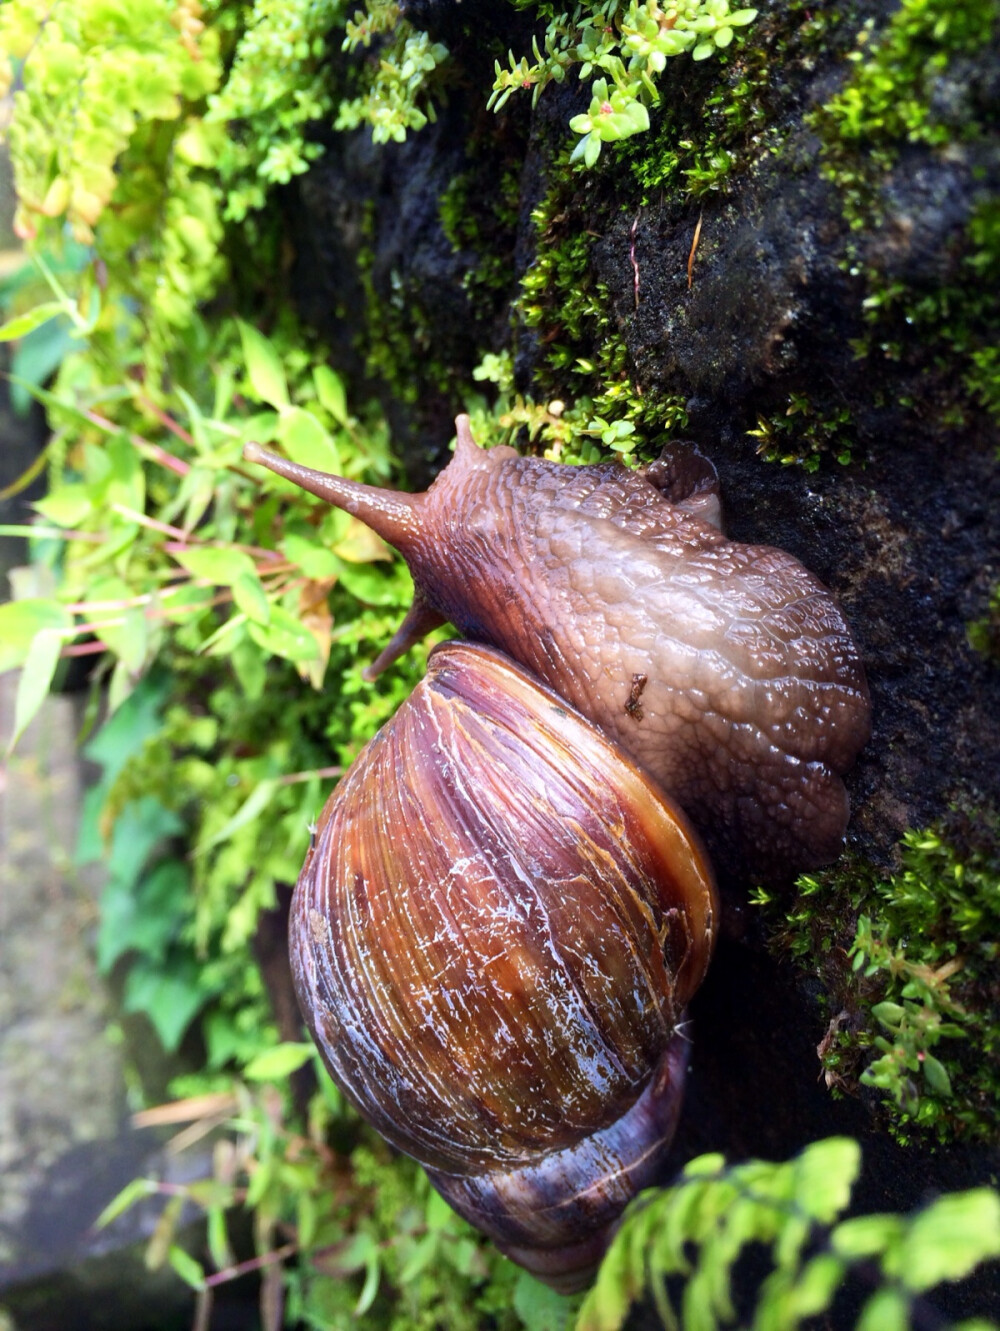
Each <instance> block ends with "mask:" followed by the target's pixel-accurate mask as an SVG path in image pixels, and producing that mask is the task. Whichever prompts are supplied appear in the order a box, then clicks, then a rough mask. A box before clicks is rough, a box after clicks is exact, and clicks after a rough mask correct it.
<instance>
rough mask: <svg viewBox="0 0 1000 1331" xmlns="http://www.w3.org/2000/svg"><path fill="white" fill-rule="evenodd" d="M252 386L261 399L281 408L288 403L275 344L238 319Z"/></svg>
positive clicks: (286, 387) (285, 383)
mask: <svg viewBox="0 0 1000 1331" xmlns="http://www.w3.org/2000/svg"><path fill="white" fill-rule="evenodd" d="M236 322H237V326H238V327H239V330H240V341H241V342H242V344H243V357H244V360H245V361H246V366H247V376H248V378H249V380H250V386H251V388H252V389H253V391H254V393H255V394H256V395H257V397H258V398H259V399H260V401H261V402H267V403H268V404H269V405H270V406H272V407H276V408H277V409H278V410H279V411H280V410H281V409H282V407H287V406H288V384H287V381H286V379H285V371H284V368H283V367H282V364H281V360H280V358H279V356H278V353H277V352H276V351H275V349H274V347H273V346H272V345H271V343H270V342H269V341H268V340H267V338H266V337H265V336H264V335H263V333H260V332H258V330H257V329H256V328H252V327H251V326H250V324H245V323H244V322H243V321H242V320H241V319H237V321H236Z"/></svg>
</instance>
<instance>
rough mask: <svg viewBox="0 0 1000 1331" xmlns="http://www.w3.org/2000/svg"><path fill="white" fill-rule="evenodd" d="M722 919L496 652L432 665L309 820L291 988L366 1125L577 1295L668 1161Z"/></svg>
mask: <svg viewBox="0 0 1000 1331" xmlns="http://www.w3.org/2000/svg"><path fill="white" fill-rule="evenodd" d="M716 913H717V907H716V900H715V888H714V885H713V879H712V873H711V869H710V867H709V864H708V861H707V859H706V857H705V855H704V852H703V850H702V848H701V846H700V844H699V841H698V839H697V837H696V835H695V834H694V833H693V831H692V830H691V828H690V826H689V825H688V823H687V820H686V818H685V817H684V815H683V814H682V813H681V812H680V811H679V810H678V809H677V808H676V807H675V806H674V805H673V803H672V802H671V801H670V800H669V799H668V798H667V797H666V796H665V795H664V794H663V792H662V791H661V790H660V789H659V788H658V787H657V785H656V784H655V783H654V782H653V781H652V780H651V779H650V778H649V777H648V776H647V775H646V774H645V773H644V772H642V771H641V769H639V768H638V767H637V766H636V764H635V763H634V762H633V761H632V760H631V759H630V758H628V757H627V756H626V755H625V754H624V753H623V752H622V751H621V750H620V749H619V748H618V746H616V745H615V744H614V743H613V742H611V741H610V740H608V739H607V738H606V737H605V736H604V735H603V734H601V732H600V731H598V730H597V729H596V728H595V727H594V726H592V725H590V724H589V723H588V722H587V721H586V720H585V719H584V718H583V717H581V716H580V715H578V714H577V713H576V712H575V711H573V710H572V709H571V708H570V707H568V706H567V705H566V703H565V702H564V701H563V700H562V699H561V698H560V697H559V696H558V695H557V694H555V693H554V692H552V691H551V690H550V689H548V688H546V687H545V686H542V685H539V684H538V683H537V682H536V681H535V680H533V679H532V678H531V677H530V676H529V675H528V674H527V673H526V672H525V671H523V670H522V669H520V668H519V667H518V666H516V665H515V664H514V663H513V662H511V661H510V660H508V659H507V658H505V657H504V656H502V655H501V654H500V653H498V652H496V651H493V650H491V649H489V648H485V647H481V646H477V645H474V644H469V643H448V644H445V645H444V646H443V647H439V648H437V649H436V650H435V651H434V652H433V653H432V654H431V657H430V661H429V665H428V671H427V674H426V676H425V678H424V679H423V680H422V681H421V683H420V684H419V685H418V686H417V688H416V689H415V690H414V692H413V693H412V695H411V696H410V698H409V699H408V700H407V701H406V702H405V703H403V705H402V706H401V707H400V708H399V710H398V711H397V712H396V714H395V716H394V717H393V718H392V719H391V720H390V721H389V722H388V723H387V724H386V725H385V726H384V727H383V729H382V730H381V731H380V732H379V733H378V734H377V735H376V736H375V738H374V739H373V740H372V741H371V743H370V744H369V745H368V746H367V747H366V748H365V749H364V750H363V752H362V753H361V754H360V755H359V757H358V759H357V760H356V762H355V763H354V764H353V766H352V767H351V769H350V771H349V772H348V773H347V775H346V776H345V777H344V778H343V780H342V781H341V783H340V785H339V786H338V787H337V789H336V790H335V791H334V793H333V795H332V796H331V798H330V800H329V801H328V803H327V805H326V807H325V808H324V810H323V813H322V815H321V818H320V821H319V828H318V833H317V837H316V840H315V844H314V846H313V848H312V849H311V850H310V852H309V855H308V857H307V859H306V863H305V865H304V867H303V870H302V873H301V876H300V878H299V881H298V885H297V887H296V891H295V898H294V902H293V906H292V915H291V921H290V947H291V957H292V970H293V975H294V979H295V985H296V990H297V993H298V997H299V1003H300V1006H301V1008H302V1011H303V1013H304V1014H305V1017H306V1020H307V1022H308V1024H309V1026H310V1029H311V1030H312V1033H313V1036H314V1038H315V1040H316V1043H317V1045H318V1046H319V1048H320V1051H321V1053H322V1055H323V1059H324V1061H325V1063H326V1065H327V1067H328V1068H329V1070H330V1073H331V1075H332V1076H333V1078H334V1080H335V1081H336V1082H337V1083H338V1085H339V1086H340V1087H341V1088H342V1089H343V1091H344V1093H345V1094H346V1095H347V1097H348V1098H349V1099H350V1100H351V1101H352V1102H353V1103H354V1104H355V1106H356V1107H357V1108H358V1109H359V1110H360V1112H361V1113H362V1114H363V1115H364V1117H365V1118H366V1119H367V1120H368V1121H369V1122H370V1123H372V1124H373V1125H374V1126H375V1127H376V1128H377V1129H378V1130H379V1131H380V1132H381V1133H382V1134H383V1135H384V1136H385V1137H386V1138H387V1139H388V1140H389V1141H390V1142H392V1143H393V1144H394V1145H395V1146H397V1147H398V1148H399V1149H400V1150H402V1151H405V1152H407V1153H408V1154H409V1155H412V1156H414V1157H415V1158H416V1159H417V1160H419V1161H420V1162H421V1163H422V1164H424V1165H425V1166H427V1167H428V1172H429V1174H430V1177H431V1180H432V1182H433V1183H434V1185H435V1186H436V1187H437V1188H438V1189H439V1190H440V1191H441V1192H442V1193H443V1194H444V1195H445V1197H446V1198H447V1199H448V1200H449V1201H450V1202H451V1203H452V1205H453V1206H455V1208H456V1209H457V1210H458V1211H459V1212H461V1213H462V1214H464V1215H465V1216H467V1217H468V1218H469V1219H470V1220H471V1221H472V1222H473V1223H474V1224H477V1225H478V1226H479V1227H480V1228H482V1229H484V1230H485V1231H486V1232H487V1233H489V1234H490V1235H491V1236H492V1237H494V1238H495V1239H496V1241H497V1242H498V1243H499V1245H500V1246H501V1248H503V1249H504V1250H505V1251H507V1252H509V1253H510V1255H511V1256H513V1257H514V1258H515V1259H516V1260H518V1261H520V1262H521V1263H522V1264H524V1265H527V1266H528V1267H529V1268H530V1269H532V1270H534V1271H535V1272H536V1273H537V1274H539V1275H540V1276H541V1277H542V1278H543V1279H546V1280H548V1281H549V1282H550V1283H553V1284H555V1285H556V1286H557V1287H560V1288H563V1289H566V1288H576V1287H578V1286H579V1285H580V1283H581V1282H582V1281H584V1280H585V1279H586V1278H587V1275H588V1274H589V1269H590V1267H591V1266H592V1265H593V1263H594V1262H595V1261H596V1260H597V1258H598V1257H599V1255H600V1252H601V1249H602V1247H603V1246H604V1243H605V1242H606V1239H607V1234H608V1229H609V1227H610V1226H611V1225H613V1223H614V1222H615V1220H616V1219H617V1217H618V1215H619V1214H620V1212H621V1209H622V1208H623V1206H624V1205H625V1203H626V1202H627V1201H628V1200H629V1198H630V1197H631V1196H632V1195H633V1194H634V1193H635V1191H636V1190H638V1188H640V1187H642V1186H645V1184H646V1183H647V1182H649V1181H650V1180H651V1178H652V1177H653V1175H654V1174H655V1171H656V1167H657V1165H658V1164H659V1163H660V1161H661V1159H662V1157H663V1154H664V1152H665V1151H666V1148H667V1146H668V1144H669V1140H670V1136H671V1135H672V1132H673V1128H674V1125H675V1121H676V1116H677V1110H678V1104H679V1096H680V1089H681V1082H682V1078H683V1065H684V1053H683V1048H682V1043H681V1041H680V1040H679V1037H677V1036H676V1034H675V1032H676V1028H677V1025H678V1022H679V1020H680V1016H681V1012H682V1010H683V1009H684V1006H685V1004H686V1003H687V1001H688V999H689V998H690V996H691V995H692V994H693V993H694V991H695V989H696V988H697V986H698V984H699V983H700V981H701V978H702V976H703V975H704V972H705V969H706V967H707V965H708V961H709V957H710V954H711V951H712V944H713V939H714V933H715V920H716Z"/></svg>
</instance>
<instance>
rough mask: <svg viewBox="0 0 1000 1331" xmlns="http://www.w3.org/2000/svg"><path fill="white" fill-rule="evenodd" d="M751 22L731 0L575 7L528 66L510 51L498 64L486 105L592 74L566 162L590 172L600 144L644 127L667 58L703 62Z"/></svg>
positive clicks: (553, 26) (553, 25) (644, 0)
mask: <svg viewBox="0 0 1000 1331" xmlns="http://www.w3.org/2000/svg"><path fill="white" fill-rule="evenodd" d="M521 7H522V8H523V7H525V5H523V4H522V6H521ZM537 8H539V9H540V10H542V11H543V12H544V11H546V10H548V9H549V8H550V7H549V6H546V5H539V6H537ZM756 17H757V10H756V9H736V10H731V9H730V8H729V0H676V2H675V3H669V4H667V5H666V6H665V7H661V6H660V4H659V3H658V0H630V3H629V4H628V5H625V4H624V3H622V0H605V2H604V3H603V4H601V5H599V6H597V7H596V8H595V7H593V6H588V5H579V4H578V5H576V6H575V7H574V8H573V9H572V11H570V13H568V14H566V13H563V14H560V15H559V16H558V17H555V16H553V17H552V19H551V21H550V22H549V24H548V27H547V28H546V31H545V34H544V37H543V39H542V44H541V46H539V43H538V41H537V39H536V40H535V41H534V43H533V46H532V55H533V57H534V62H533V63H532V62H530V61H529V60H528V59H527V57H526V56H522V57H521V58H520V59H518V58H517V57H515V55H514V53H513V51H510V52H508V66H507V67H506V68H505V67H504V66H502V65H501V64H500V62H499V60H498V61H497V63H496V81H495V82H494V84H493V92H492V95H491V97H490V102H489V104H490V105H491V106H492V107H493V108H494V110H497V111H499V110H500V109H501V108H502V107H503V106H504V104H505V103H506V101H507V100H508V98H509V97H510V96H511V95H512V94H513V93H514V92H516V91H519V90H525V89H528V88H531V89H532V99H533V101H537V100H538V97H539V94H540V93H541V92H542V91H543V89H544V88H546V87H547V86H548V85H549V84H550V83H562V82H563V81H564V80H565V78H566V76H567V73H568V72H569V70H571V69H573V68H575V67H577V66H578V67H579V68H578V69H577V73H578V76H579V78H580V80H581V81H585V80H586V79H588V78H590V77H591V75H592V74H595V73H596V74H597V75H598V77H597V78H596V79H595V80H594V83H593V86H592V89H591V93H592V95H591V102H590V107H589V109H588V110H587V111H586V112H585V113H583V114H581V115H578V116H574V117H573V119H572V120H571V121H570V129H572V130H573V131H574V132H575V133H577V134H579V135H580V136H581V137H580V139H579V141H578V142H577V144H576V147H575V148H574V150H573V154H572V158H571V160H572V161H579V160H582V161H583V163H584V164H585V165H586V166H593V165H594V163H595V162H596V161H597V159H598V157H599V156H600V153H601V148H602V145H603V144H605V143H613V142H615V141H617V140H619V139H627V138H630V137H631V136H632V135H634V134H641V133H643V132H644V131H645V130H647V129H649V109H648V108H649V107H650V106H655V105H656V104H657V103H658V102H659V100H660V95H659V91H658V89H657V81H658V79H659V77H660V75H661V74H662V73H663V70H664V68H665V66H666V63H667V60H668V59H670V58H671V57H672V56H678V55H683V54H687V53H689V54H690V55H691V57H692V59H694V60H705V59H707V58H708V57H709V56H710V55H712V54H713V53H714V52H716V51H719V50H724V49H725V48H726V47H727V46H729V44H730V43H731V42H732V40H733V37H734V35H735V31H736V29H738V28H742V27H745V26H746V25H747V24H748V23H752V22H753V20H754V19H755V18H756Z"/></svg>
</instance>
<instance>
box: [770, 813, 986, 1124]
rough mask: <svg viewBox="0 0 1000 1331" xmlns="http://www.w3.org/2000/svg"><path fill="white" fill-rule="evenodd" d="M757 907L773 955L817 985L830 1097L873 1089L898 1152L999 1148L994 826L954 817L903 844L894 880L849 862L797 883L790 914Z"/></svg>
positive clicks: (773, 906)
mask: <svg viewBox="0 0 1000 1331" xmlns="http://www.w3.org/2000/svg"><path fill="white" fill-rule="evenodd" d="M757 903H758V904H759V905H762V906H763V907H764V908H765V910H766V912H767V916H768V918H769V920H770V922H771V925H772V927H773V934H772V944H773V947H774V948H775V950H776V951H778V952H779V953H782V954H784V955H786V956H790V957H792V958H794V959H795V960H796V962H797V963H798V965H799V966H800V967H801V968H802V969H803V970H804V971H806V972H807V973H808V974H810V975H812V976H814V977H816V978H817V979H819V980H820V982H821V984H822V987H823V990H824V992H825V1005H826V1008H827V1010H828V1014H829V1017H830V1026H829V1029H828V1032H827V1036H826V1038H825V1039H824V1041H823V1043H822V1045H821V1057H822V1062H823V1066H824V1070H825V1073H826V1079H827V1084H828V1085H830V1086H831V1087H833V1088H834V1089H835V1090H840V1091H848V1092H855V1091H857V1088H858V1084H859V1083H861V1084H864V1085H867V1086H873V1087H876V1088H878V1089H879V1090H880V1091H882V1092H883V1093H884V1096H885V1099H884V1101H883V1108H884V1111H885V1116H886V1119H887V1122H888V1126H889V1129H890V1131H891V1132H892V1133H893V1134H894V1135H895V1136H896V1137H897V1138H899V1139H900V1140H902V1141H907V1140H909V1139H911V1138H913V1137H917V1136H919V1137H922V1138H930V1139H937V1140H938V1141H942V1142H943V1141H951V1140H976V1139H983V1140H989V1139H993V1138H995V1135H996V1132H997V1126H998V1105H1000V1059H998V1054H1000V989H998V986H997V962H998V960H1000V942H998V938H1000V817H998V816H997V815H996V814H995V813H993V812H981V813H979V814H977V815H975V816H972V815H969V814H963V813H960V812H953V813H951V814H950V815H949V817H948V819H947V820H946V821H945V822H944V823H943V824H942V825H941V826H939V827H937V828H933V829H930V830H927V831H923V832H908V833H907V834H906V835H905V836H904V838H903V840H902V842H901V843H900V846H899V867H898V869H897V870H896V871H895V872H894V873H892V874H891V875H888V876H884V875H881V874H879V873H878V872H877V871H876V870H874V869H873V868H872V867H871V866H869V865H866V864H865V863H863V862H860V861H858V860H857V859H852V858H851V857H850V856H847V857H845V858H844V860H842V861H841V862H840V863H839V864H838V865H837V866H835V867H834V868H831V869H828V870H824V871H823V872H821V873H818V874H814V875H807V876H803V877H802V878H800V879H799V881H798V884H797V895H796V898H795V900H794V901H793V902H792V903H791V906H790V908H788V909H785V910H783V909H782V908H781V907H780V905H779V903H777V902H776V901H774V900H773V899H771V898H770V897H769V896H768V895H767V894H766V893H764V892H763V891H761V892H758V894H757ZM831 921H833V922H834V924H833V926H832V927H831Z"/></svg>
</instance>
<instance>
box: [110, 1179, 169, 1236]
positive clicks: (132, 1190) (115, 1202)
mask: <svg viewBox="0 0 1000 1331" xmlns="http://www.w3.org/2000/svg"><path fill="white" fill-rule="evenodd" d="M159 1186H160V1185H159V1184H158V1183H157V1182H156V1181H155V1179H148V1178H134V1179H133V1180H132V1182H131V1183H126V1185H125V1187H124V1188H122V1190H121V1192H120V1193H118V1195H117V1196H116V1197H112V1199H111V1201H110V1202H108V1204H107V1206H106V1207H105V1208H104V1210H103V1211H102V1212H101V1214H100V1215H99V1216H98V1217H97V1219H96V1220H95V1221H94V1228H95V1229H103V1228H104V1227H105V1225H110V1224H111V1222H112V1220H117V1219H118V1217H119V1216H120V1215H124V1213H125V1212H126V1211H127V1210H128V1209H129V1207H130V1206H135V1204H136V1202H141V1201H145V1199H146V1198H147V1197H152V1196H154V1195H155V1193H156V1192H157V1191H158V1189H159Z"/></svg>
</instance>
